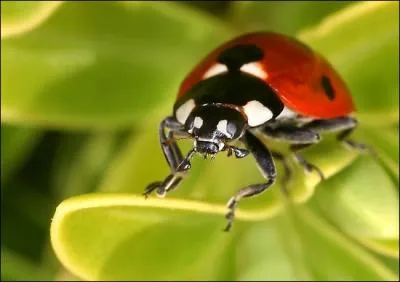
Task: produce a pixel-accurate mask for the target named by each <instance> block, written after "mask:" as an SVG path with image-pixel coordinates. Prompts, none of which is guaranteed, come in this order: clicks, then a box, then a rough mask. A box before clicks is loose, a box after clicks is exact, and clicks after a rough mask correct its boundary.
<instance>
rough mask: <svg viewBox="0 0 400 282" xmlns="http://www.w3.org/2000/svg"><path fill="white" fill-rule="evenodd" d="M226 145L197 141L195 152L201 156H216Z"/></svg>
mask: <svg viewBox="0 0 400 282" xmlns="http://www.w3.org/2000/svg"><path fill="white" fill-rule="evenodd" d="M224 146H225V145H224V143H222V142H220V143H215V142H213V141H211V140H210V141H203V140H196V141H195V143H194V147H195V150H196V151H197V152H199V153H201V154H209V155H215V154H217V153H218V152H219V151H221V150H222V149H223V148H224Z"/></svg>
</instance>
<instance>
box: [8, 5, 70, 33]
mask: <svg viewBox="0 0 400 282" xmlns="http://www.w3.org/2000/svg"><path fill="white" fill-rule="evenodd" d="M61 3H62V1H2V2H1V38H2V39H3V38H6V37H10V36H16V35H21V34H23V33H25V32H28V31H31V30H32V29H34V28H36V27H37V26H39V25H40V24H41V23H42V22H44V21H45V20H46V19H47V18H48V17H49V16H51V14H52V13H54V12H55V11H56V9H57V8H58V7H59V6H60V5H61Z"/></svg>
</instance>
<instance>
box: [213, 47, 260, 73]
mask: <svg viewBox="0 0 400 282" xmlns="http://www.w3.org/2000/svg"><path fill="white" fill-rule="evenodd" d="M264 55H265V54H264V52H263V50H262V49H261V48H259V47H257V45H255V44H238V45H235V46H232V47H230V48H227V49H226V50H224V51H222V52H221V54H219V57H218V59H217V61H218V62H220V63H221V64H224V65H226V66H227V67H228V69H229V70H238V69H240V67H241V66H242V65H244V64H247V63H251V62H257V61H260V60H261V59H262V58H264Z"/></svg>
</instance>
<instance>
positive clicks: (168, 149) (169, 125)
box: [143, 117, 194, 198]
mask: <svg viewBox="0 0 400 282" xmlns="http://www.w3.org/2000/svg"><path fill="white" fill-rule="evenodd" d="M166 129H169V130H170V131H169V133H168V137H167V135H166V134H165V130H166ZM185 134H186V133H185V132H184V131H183V125H181V124H180V123H179V122H177V121H176V120H175V119H174V118H172V117H167V118H165V119H164V120H163V121H162V122H161V124H160V128H159V137H160V144H161V148H162V151H163V153H164V156H165V159H166V160H167V163H168V165H169V167H170V169H171V174H170V175H168V176H167V177H166V178H165V179H164V181H156V182H153V183H151V184H149V185H148V186H147V187H146V189H145V191H144V193H143V195H144V196H145V197H146V198H147V197H148V196H149V195H150V194H151V193H152V192H153V191H154V190H156V193H157V195H158V196H164V195H165V194H166V192H167V191H169V190H172V189H173V188H175V187H177V186H178V184H179V183H180V182H181V181H182V179H183V176H184V175H185V173H186V171H187V170H189V168H190V161H189V160H190V158H191V157H192V156H193V154H194V151H193V150H192V151H190V152H189V154H188V155H187V156H186V158H183V156H182V153H181V151H180V149H179V147H178V145H177V144H176V140H175V135H185Z"/></svg>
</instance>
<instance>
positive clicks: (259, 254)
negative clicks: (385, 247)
mask: <svg viewBox="0 0 400 282" xmlns="http://www.w3.org/2000/svg"><path fill="white" fill-rule="evenodd" d="M246 228H247V229H248V232H246V233H245V234H244V235H243V236H242V237H241V238H240V239H238V240H237V244H238V251H237V259H238V264H237V266H238V269H237V273H238V280H240V281H249V280H250V281H254V280H257V281H260V280H262V281H269V280H272V281H281V280H289V281H290V280H300V281H304V280H306V281H307V280H308V281H310V280H311V281H334V280H352V281H353V280H369V279H372V280H384V281H385V280H394V279H395V278H396V274H395V273H392V272H391V270H390V269H388V268H386V267H385V265H384V264H382V263H381V262H380V261H379V260H378V259H376V258H375V257H374V256H372V255H371V254H369V253H368V252H366V251H365V250H364V249H362V248H360V247H359V246H358V245H357V244H354V243H353V242H352V241H350V240H348V239H346V237H345V236H343V235H342V234H341V233H339V232H337V231H335V230H334V229H333V228H332V226H330V225H329V224H327V222H325V221H323V220H322V219H321V218H319V217H317V216H316V214H314V213H312V212H311V210H310V209H309V208H308V207H307V206H304V207H301V208H295V207H288V209H287V210H286V211H285V213H283V214H281V215H280V216H278V217H275V218H274V219H272V220H270V221H268V222H260V223H256V224H252V225H251V226H246Z"/></svg>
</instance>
